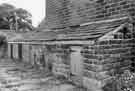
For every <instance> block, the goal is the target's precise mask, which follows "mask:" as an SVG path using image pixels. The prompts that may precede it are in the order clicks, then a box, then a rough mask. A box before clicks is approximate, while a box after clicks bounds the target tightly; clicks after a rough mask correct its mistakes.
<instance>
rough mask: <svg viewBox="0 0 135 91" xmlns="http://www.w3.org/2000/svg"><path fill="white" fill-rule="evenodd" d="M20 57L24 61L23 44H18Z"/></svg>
mask: <svg viewBox="0 0 135 91" xmlns="http://www.w3.org/2000/svg"><path fill="white" fill-rule="evenodd" d="M18 57H19V59H22V44H18Z"/></svg>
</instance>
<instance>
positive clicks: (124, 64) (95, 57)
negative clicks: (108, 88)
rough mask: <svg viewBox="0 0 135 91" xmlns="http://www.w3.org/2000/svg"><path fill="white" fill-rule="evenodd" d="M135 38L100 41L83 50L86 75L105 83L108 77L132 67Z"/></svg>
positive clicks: (134, 57) (134, 56)
mask: <svg viewBox="0 0 135 91" xmlns="http://www.w3.org/2000/svg"><path fill="white" fill-rule="evenodd" d="M134 51H135V40H134V39H125V40H124V39H118V40H108V41H98V42H96V43H95V44H94V45H91V46H87V47H85V48H84V49H83V50H82V55H83V56H84V59H83V60H84V77H87V78H90V79H95V80H97V81H101V82H103V83H105V82H106V81H107V79H109V78H111V77H113V76H116V75H117V74H121V73H122V72H123V71H124V70H126V69H131V68H132V66H131V63H132V62H133V61H134V59H135V55H134Z"/></svg>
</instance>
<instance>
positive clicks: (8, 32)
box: [0, 29, 23, 41]
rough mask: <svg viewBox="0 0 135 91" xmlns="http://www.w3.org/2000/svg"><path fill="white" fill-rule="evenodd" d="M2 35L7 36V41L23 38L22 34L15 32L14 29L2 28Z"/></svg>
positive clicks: (0, 33) (0, 31)
mask: <svg viewBox="0 0 135 91" xmlns="http://www.w3.org/2000/svg"><path fill="white" fill-rule="evenodd" d="M0 35H4V36H6V39H7V41H13V40H18V39H23V37H22V35H21V34H19V33H16V32H14V31H13V30H3V29H1V30H0Z"/></svg>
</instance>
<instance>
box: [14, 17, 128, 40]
mask: <svg viewBox="0 0 135 91" xmlns="http://www.w3.org/2000/svg"><path fill="white" fill-rule="evenodd" d="M125 22H127V18H125V19H118V20H113V21H108V22H102V23H91V24H88V25H84V26H80V27H76V28H69V29H59V30H45V31H39V32H36V31H35V32H29V33H27V34H22V36H23V39H17V40H16V41H25V40H26V41H29V40H30V41H31V40H43V41H52V40H53V41H55V40H58V41H60V40H86V39H90V40H93V39H97V38H99V37H101V36H103V35H105V34H106V33H108V32H110V31H113V30H115V29H116V28H117V27H119V26H120V25H121V24H124V23H125Z"/></svg>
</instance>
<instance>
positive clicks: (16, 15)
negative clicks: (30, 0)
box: [0, 4, 34, 31]
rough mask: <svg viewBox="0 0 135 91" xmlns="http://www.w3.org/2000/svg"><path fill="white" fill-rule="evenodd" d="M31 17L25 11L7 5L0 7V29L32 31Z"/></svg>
mask: <svg viewBox="0 0 135 91" xmlns="http://www.w3.org/2000/svg"><path fill="white" fill-rule="evenodd" d="M31 17H32V15H31V14H30V13H29V12H28V11H27V10H25V9H22V8H15V7H14V6H12V5H9V4H2V5H0V28H1V29H10V30H16V31H19V30H23V31H25V30H33V28H34V27H33V26H32V21H31Z"/></svg>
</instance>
